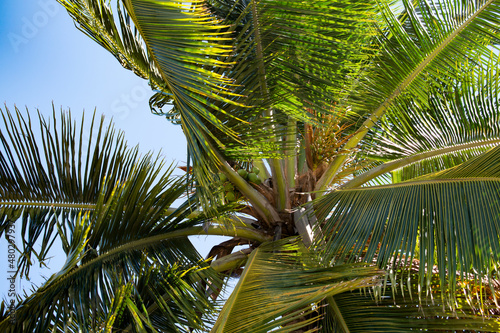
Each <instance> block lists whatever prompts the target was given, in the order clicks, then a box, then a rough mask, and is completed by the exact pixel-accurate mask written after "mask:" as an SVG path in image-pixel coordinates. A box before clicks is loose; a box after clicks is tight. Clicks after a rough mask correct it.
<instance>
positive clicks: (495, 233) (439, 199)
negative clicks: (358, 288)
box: [317, 146, 500, 295]
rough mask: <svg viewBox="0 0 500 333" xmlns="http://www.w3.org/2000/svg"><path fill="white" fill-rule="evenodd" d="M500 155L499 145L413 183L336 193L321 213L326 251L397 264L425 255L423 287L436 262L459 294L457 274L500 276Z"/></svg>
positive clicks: (334, 256) (444, 282)
mask: <svg viewBox="0 0 500 333" xmlns="http://www.w3.org/2000/svg"><path fill="white" fill-rule="evenodd" d="M499 157H500V146H497V147H495V148H493V149H491V150H490V151H488V152H486V153H484V154H482V155H480V156H479V157H477V158H475V159H472V160H470V161H468V162H466V163H464V164H462V165H459V166H456V167H454V168H451V169H449V170H445V171H441V172H439V173H435V174H431V175H428V176H422V177H420V178H417V179H414V180H413V181H409V182H403V183H399V184H395V185H388V186H374V187H366V188H362V189H345V190H337V191H334V192H332V193H331V194H329V195H327V196H325V198H324V199H322V200H321V201H320V202H319V203H318V211H317V212H318V213H320V214H323V218H326V222H325V226H324V228H323V232H324V233H325V235H327V236H326V237H327V241H326V247H325V251H326V253H327V254H328V256H329V258H330V259H331V260H335V261H338V262H344V261H345V260H347V261H348V262H357V261H360V260H362V261H368V262H370V261H372V260H375V261H376V262H377V263H378V264H379V265H380V266H381V267H390V268H392V269H396V268H397V267H399V266H403V267H408V263H410V262H411V260H412V259H413V258H418V259H419V263H420V267H419V269H420V281H419V283H420V286H421V287H422V288H423V290H425V289H430V287H431V280H430V277H431V272H432V270H431V267H433V266H434V265H436V267H437V269H438V271H439V274H440V284H441V286H442V288H443V292H444V291H445V290H446V291H447V292H448V293H450V294H451V295H453V294H454V292H455V286H456V281H457V279H459V280H460V281H462V280H464V281H465V280H467V279H471V278H472V279H474V281H478V283H479V284H481V283H482V281H483V279H492V278H497V279H498V270H497V269H498V263H499V262H500V255H499V254H500V248H499V244H500V241H499V240H500V233H499V230H500V227H499V226H500V210H499V209H500V206H498V200H499V197H498V194H499V193H500V192H499V186H500V179H499V176H500V173H499V170H500V167H499V164H498V161H499ZM327 215H329V216H328V217H326V216H327ZM455 272H458V276H457V275H456V274H455ZM469 274H470V275H469Z"/></svg>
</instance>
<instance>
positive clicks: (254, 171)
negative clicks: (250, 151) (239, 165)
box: [252, 167, 260, 175]
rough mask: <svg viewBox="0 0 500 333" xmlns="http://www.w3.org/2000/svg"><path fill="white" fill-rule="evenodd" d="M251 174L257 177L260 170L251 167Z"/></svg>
mask: <svg viewBox="0 0 500 333" xmlns="http://www.w3.org/2000/svg"><path fill="white" fill-rule="evenodd" d="M252 172H253V173H255V174H256V175H258V174H259V172H260V169H259V168H257V167H253V168H252Z"/></svg>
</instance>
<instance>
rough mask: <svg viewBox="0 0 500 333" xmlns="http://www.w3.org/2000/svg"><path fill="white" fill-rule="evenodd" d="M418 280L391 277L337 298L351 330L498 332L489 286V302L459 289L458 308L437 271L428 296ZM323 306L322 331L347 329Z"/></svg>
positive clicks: (496, 309)
mask: <svg viewBox="0 0 500 333" xmlns="http://www.w3.org/2000/svg"><path fill="white" fill-rule="evenodd" d="M412 274H414V273H412ZM417 280H418V278H417V277H413V278H410V279H400V280H399V281H396V280H391V279H389V277H388V278H387V281H386V283H384V284H383V285H381V286H376V287H374V288H371V289H369V288H366V289H364V290H359V291H353V292H346V293H342V294H339V295H335V296H334V297H333V298H334V299H335V302H336V304H337V306H338V309H339V313H340V314H341V316H342V319H343V320H344V322H345V323H346V326H347V327H348V331H349V332H415V331H417V332H419V331H423V332H477V331H480V332H498V330H499V329H500V318H499V314H500V313H499V312H498V308H497V306H496V305H495V303H494V299H493V295H492V294H491V292H490V290H489V289H488V288H487V287H486V288H485V287H483V290H482V294H483V295H484V294H486V295H488V296H487V297H484V298H485V299H483V301H484V303H486V304H482V305H481V304H479V302H478V301H477V300H475V299H470V298H468V295H467V294H465V293H464V292H461V290H460V289H459V290H457V294H456V295H455V302H456V309H455V310H449V308H448V306H447V304H446V302H443V300H442V299H443V298H446V297H447V296H446V295H442V294H441V292H440V291H439V277H438V276H437V275H434V276H433V277H432V283H433V285H434V286H436V288H435V289H434V290H433V292H432V294H431V296H430V297H429V298H427V299H422V298H421V295H419V290H418V289H419V288H418V283H417V282H415V281H417ZM468 287H471V288H474V286H472V285H469V286H468ZM496 292H498V291H496ZM321 309H322V310H324V311H325V314H324V318H325V320H323V322H322V329H321V332H325V333H326V332H328V333H334V332H344V331H343V330H342V329H341V328H340V327H339V326H338V320H337V319H336V318H335V317H334V316H333V313H332V312H331V311H330V308H329V307H327V306H324V307H322V308H321ZM482 310H483V311H482Z"/></svg>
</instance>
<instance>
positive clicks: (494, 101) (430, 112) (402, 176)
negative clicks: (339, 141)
mask: <svg viewBox="0 0 500 333" xmlns="http://www.w3.org/2000/svg"><path fill="white" fill-rule="evenodd" d="M481 67H482V66H481ZM497 68H498V59H495V60H493V61H492V62H491V63H489V64H486V65H485V66H484V72H480V73H479V74H477V75H473V76H471V75H470V74H469V72H470V71H469V70H465V71H464V73H463V74H462V77H461V78H460V79H459V80H457V81H450V82H440V83H438V84H436V85H435V86H434V87H432V88H430V94H429V96H428V104H427V105H421V104H419V103H418V102H416V101H415V100H414V99H413V98H411V97H410V96H408V97H405V98H401V99H400V102H399V103H400V105H398V107H399V108H400V109H406V110H407V112H406V113H397V114H396V113H389V114H387V115H386V116H385V117H384V118H383V119H381V121H380V122H379V124H377V125H376V126H375V127H374V128H373V130H372V133H369V134H368V136H367V142H366V145H364V146H363V149H362V150H361V154H366V155H367V157H368V158H373V159H376V160H379V161H380V160H381V161H386V163H385V164H382V165H379V166H377V167H376V169H374V170H368V172H366V173H365V174H362V175H356V176H357V177H356V178H355V179H354V180H353V181H351V182H349V183H347V184H346V185H345V186H344V187H356V186H358V185H360V184H363V182H366V181H369V180H370V179H373V178H374V177H377V176H379V175H382V174H383V173H388V172H391V171H394V172H393V180H394V181H395V182H396V181H404V180H409V179H411V178H414V177H417V176H420V175H423V174H427V173H433V172H436V171H440V170H444V169H446V168H451V167H453V166H455V165H458V164H461V163H463V162H465V161H467V160H469V159H471V158H473V157H475V156H478V155H480V154H482V153H483V152H485V151H486V150H488V149H490V148H491V147H492V146H494V145H497V144H498V143H499V142H500V133H499V128H498V119H499V113H498V107H497V106H498V104H499V100H498V96H499V91H498V90H497V88H498V72H497ZM471 71H472V69H471ZM477 71H478V70H476V72H477ZM397 169H398V170H397ZM396 170H397V171H396Z"/></svg>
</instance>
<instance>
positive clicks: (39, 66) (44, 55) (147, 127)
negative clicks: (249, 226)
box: [0, 0, 221, 298]
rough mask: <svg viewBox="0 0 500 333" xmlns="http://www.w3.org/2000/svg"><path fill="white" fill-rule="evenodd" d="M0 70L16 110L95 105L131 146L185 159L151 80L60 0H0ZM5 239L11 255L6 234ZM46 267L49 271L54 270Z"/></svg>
mask: <svg viewBox="0 0 500 333" xmlns="http://www.w3.org/2000/svg"><path fill="white" fill-rule="evenodd" d="M0 73H1V74H0V75H1V76H0V103H1V108H2V109H3V108H4V107H5V106H4V104H5V105H6V106H7V107H8V108H10V109H13V108H14V105H17V107H19V108H21V109H25V108H28V110H29V112H30V113H34V112H36V110H37V109H38V110H40V112H41V113H42V114H46V115H50V114H51V113H52V103H54V105H55V107H56V109H57V110H59V109H60V108H61V107H62V108H63V109H64V110H67V109H71V112H72V115H73V116H74V119H80V118H81V114H82V113H83V112H85V114H86V115H87V116H88V117H90V116H91V114H92V112H93V111H94V109H96V110H97V114H104V115H105V116H106V119H111V118H113V120H114V123H115V127H116V128H118V129H122V130H123V131H124V132H125V137H126V139H127V141H128V143H129V145H131V146H135V145H137V144H139V148H140V151H142V152H144V153H145V152H147V151H150V150H153V151H155V152H159V151H160V150H161V151H162V155H163V156H164V158H165V160H166V161H167V163H172V162H175V163H179V165H185V160H186V141H185V138H184V136H183V134H182V130H181V128H180V126H175V125H172V124H170V123H169V122H168V121H167V120H166V119H164V118H162V117H159V116H155V115H153V114H151V112H150V110H149V105H148V101H149V98H150V96H151V95H152V94H151V91H150V90H149V88H148V87H147V84H146V82H145V81H144V80H142V79H140V78H138V77H137V76H135V74H133V73H132V72H131V71H127V70H125V69H124V68H123V67H121V65H120V64H119V63H118V62H117V61H116V59H115V58H114V57H113V56H112V55H111V54H110V53H108V52H107V51H106V50H104V49H103V48H101V47H100V46H99V45H97V44H96V43H95V42H94V41H92V40H91V39H90V38H88V37H87V36H85V35H84V34H83V33H81V32H80V31H79V30H77V29H76V28H75V26H74V24H73V21H72V19H71V18H70V17H69V15H68V14H67V13H66V11H65V10H64V8H63V7H62V6H61V5H59V4H58V3H57V2H56V1H55V0H29V1H28V0H18V1H13V0H11V1H0ZM179 172H181V171H179ZM205 240H206V237H204V236H202V237H200V238H199V241H198V242H197V243H198V244H200V252H202V254H203V253H204V254H206V253H207V252H208V250H209V249H210V245H209V244H205V245H202V244H201V243H202V242H201V241H205ZM213 241H215V240H209V241H208V242H209V243H213ZM218 241H221V240H220V239H219V240H218ZM0 245H1V246H0V253H2V254H4V253H5V249H6V241H5V239H3V238H2V239H1V240H0ZM0 262H1V263H2V264H0V267H1V270H2V273H1V274H0V278H2V281H5V271H6V269H4V267H3V265H4V264H5V262H4V258H0ZM50 264H51V266H54V268H55V269H57V268H58V267H60V265H61V264H62V263H61V264H60V263H59V261H57V260H56V259H54V260H53V261H52V262H51V263H50ZM57 266H58V267H57ZM42 274H44V275H45V276H47V277H48V275H50V274H51V272H47V271H44V272H42ZM33 280H34V281H35V282H36V283H39V282H40V281H41V280H40V279H39V278H36V277H35V278H34V279H33ZM2 284H3V283H2ZM17 291H18V293H20V292H21V290H17ZM4 295H5V294H4V290H3V288H2V296H4ZM2 298H3V297H2Z"/></svg>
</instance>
